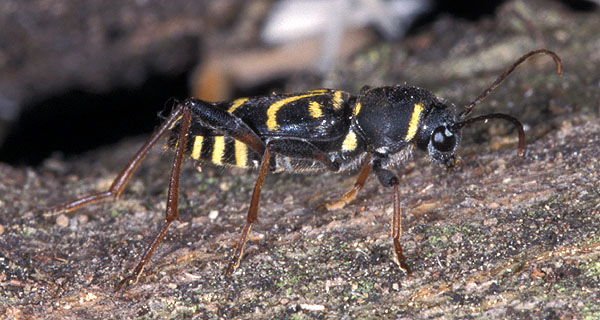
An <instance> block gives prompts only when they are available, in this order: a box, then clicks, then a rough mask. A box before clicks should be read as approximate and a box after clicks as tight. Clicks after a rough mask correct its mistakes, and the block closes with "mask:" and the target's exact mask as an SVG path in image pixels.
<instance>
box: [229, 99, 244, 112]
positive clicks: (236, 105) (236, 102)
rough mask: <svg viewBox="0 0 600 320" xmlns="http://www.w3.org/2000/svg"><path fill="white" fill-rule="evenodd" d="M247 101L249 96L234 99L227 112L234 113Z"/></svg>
mask: <svg viewBox="0 0 600 320" xmlns="http://www.w3.org/2000/svg"><path fill="white" fill-rule="evenodd" d="M246 101H248V98H239V99H236V100H234V101H233V103H232V104H231V107H229V110H227V112H229V113H233V112H234V111H235V109H237V108H239V107H240V106H241V105H243V104H244V103H246Z"/></svg>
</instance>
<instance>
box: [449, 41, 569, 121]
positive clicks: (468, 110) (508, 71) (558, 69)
mask: <svg viewBox="0 0 600 320" xmlns="http://www.w3.org/2000/svg"><path fill="white" fill-rule="evenodd" d="M537 54H546V55H549V56H551V57H552V59H554V63H555V64H556V73H558V75H562V62H561V61H560V58H559V57H558V55H556V53H554V52H552V51H550V50H547V49H538V50H533V51H530V52H528V53H526V54H525V55H523V56H522V57H520V58H519V59H517V61H515V63H513V64H512V65H511V66H510V67H508V69H506V70H504V72H503V73H502V74H501V75H500V77H498V79H496V81H494V82H493V83H492V85H490V86H489V87H488V88H487V89H485V90H484V91H483V92H482V93H481V94H480V95H479V97H477V98H476V99H475V100H473V102H471V103H470V104H469V105H467V106H466V107H465V111H463V112H462V113H461V114H460V115H459V116H458V117H459V119H461V120H464V119H465V118H466V117H467V116H468V115H469V113H471V111H472V110H473V108H474V107H475V106H476V105H477V104H479V103H480V102H481V101H483V100H484V99H485V98H487V96H489V95H490V93H491V92H492V91H494V89H496V88H497V87H498V86H499V85H500V84H501V83H502V81H504V79H506V77H508V75H509V74H511V73H512V72H513V71H514V70H515V68H517V66H519V65H520V64H521V63H523V62H525V60H527V59H529V58H530V57H532V56H535V55H537Z"/></svg>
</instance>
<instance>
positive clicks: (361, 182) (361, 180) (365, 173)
mask: <svg viewBox="0 0 600 320" xmlns="http://www.w3.org/2000/svg"><path fill="white" fill-rule="evenodd" d="M369 173H371V155H367V157H366V158H365V160H364V164H363V167H362V169H361V170H360V173H359V174H358V178H357V179H356V182H355V183H354V186H353V187H352V189H350V190H348V191H346V193H344V195H342V197H341V198H339V199H337V200H335V201H331V202H328V203H326V204H325V208H327V210H336V209H341V208H343V207H344V206H345V205H347V204H348V203H350V202H351V201H352V200H354V198H356V195H357V194H358V192H359V191H360V190H361V189H362V188H363V187H364V186H365V182H366V181H367V178H368V177H369Z"/></svg>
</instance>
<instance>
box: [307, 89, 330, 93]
mask: <svg viewBox="0 0 600 320" xmlns="http://www.w3.org/2000/svg"><path fill="white" fill-rule="evenodd" d="M329 91H330V90H329V89H315V90H310V91H308V93H327V92H329Z"/></svg>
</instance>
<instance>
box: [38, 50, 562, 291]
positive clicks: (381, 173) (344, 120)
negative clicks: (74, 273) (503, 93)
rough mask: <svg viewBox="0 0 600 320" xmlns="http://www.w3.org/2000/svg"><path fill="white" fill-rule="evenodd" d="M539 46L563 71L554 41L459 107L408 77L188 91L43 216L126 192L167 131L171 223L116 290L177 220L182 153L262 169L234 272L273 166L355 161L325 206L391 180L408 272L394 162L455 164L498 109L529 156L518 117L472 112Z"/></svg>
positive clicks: (343, 166) (135, 274)
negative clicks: (463, 142) (89, 181)
mask: <svg viewBox="0 0 600 320" xmlns="http://www.w3.org/2000/svg"><path fill="white" fill-rule="evenodd" d="M537 54H545V55H549V56H550V57H552V59H553V60H554V62H555V64H556V69H557V73H558V74H559V75H560V74H562V64H561V61H560V58H559V57H558V56H557V55H556V54H555V53H554V52H552V51H549V50H546V49H539V50H534V51H531V52H529V53H527V54H525V55H523V56H522V57H520V58H519V59H518V60H517V61H515V62H514V63H513V64H512V65H511V66H510V67H509V68H507V69H506V70H505V71H504V73H502V75H500V77H498V79H496V81H494V82H493V83H492V85H491V86H489V87H488V88H487V89H486V90H484V91H483V93H481V95H479V97H477V98H476V99H475V100H474V101H473V102H471V103H470V104H469V105H467V106H466V107H465V110H464V111H462V112H461V113H460V114H458V115H456V114H455V111H454V107H453V106H450V105H447V104H446V103H444V102H443V100H441V99H439V98H438V97H436V96H435V95H433V94H432V93H431V92H429V91H427V90H425V89H422V88H417V87H409V86H389V87H375V88H369V87H364V88H363V89H362V90H361V92H360V94H359V95H358V96H353V95H351V94H349V93H347V92H343V91H338V90H330V89H320V90H313V91H307V92H302V93H294V94H273V95H267V96H259V97H251V98H240V99H237V100H234V101H229V102H214V103H213V102H206V101H202V100H198V99H188V100H186V101H184V102H182V103H178V104H177V105H176V106H175V108H174V110H173V111H172V112H171V114H170V115H169V116H168V117H167V118H166V119H165V121H164V122H163V124H162V125H161V126H160V127H159V128H158V130H157V131H156V132H155V133H154V135H152V137H151V138H150V139H149V140H148V141H146V143H145V144H144V145H143V146H142V147H141V148H140V149H139V151H138V152H137V153H136V154H135V156H134V157H133V159H131V161H130V162H129V163H128V164H127V166H125V168H124V169H123V170H122V171H121V173H120V174H119V175H118V176H117V178H116V179H115V180H114V181H113V183H112V185H111V186H110V188H109V189H108V190H107V191H104V192H99V193H95V194H91V195H87V196H85V197H82V198H79V199H77V200H74V201H71V202H67V203H64V204H62V205H59V206H56V207H54V208H51V209H49V210H47V211H46V212H45V215H47V216H48V215H54V214H58V213H61V212H69V211H72V210H75V209H78V208H81V207H83V206H86V205H89V204H92V203H96V202H101V201H105V200H108V199H116V198H118V197H119V195H120V194H121V193H122V192H123V189H124V188H125V186H126V185H127V182H128V181H129V179H130V178H131V175H132V174H133V172H134V171H135V169H136V168H137V167H138V165H139V164H140V163H141V162H142V160H143V159H144V157H145V156H146V155H147V154H148V152H149V151H150V149H151V148H152V147H153V146H154V145H155V144H156V143H157V142H158V141H159V139H160V138H161V137H162V136H163V135H165V134H169V139H168V143H167V146H168V147H169V148H170V149H172V150H174V152H175V159H174V161H173V165H172V171H171V176H170V180H169V190H168V196H167V208H166V219H165V223H164V224H163V225H162V227H161V228H160V231H159V232H158V233H157V234H156V235H155V236H154V238H153V239H152V241H151V242H150V244H149V245H148V247H147V249H146V251H145V252H144V254H143V256H142V258H141V260H140V262H139V263H138V265H137V266H136V267H135V269H134V270H133V271H132V273H131V274H130V275H128V276H126V277H125V278H124V279H123V280H122V281H121V282H120V283H119V285H118V286H117V290H118V289H120V288H121V287H122V286H123V285H126V284H130V283H131V284H133V283H136V282H137V280H138V279H139V277H140V275H141V273H142V271H143V270H144V267H145V266H146V265H147V264H148V262H149V261H150V258H151V257H152V254H153V252H154V250H155V249H156V247H157V245H158V243H159V242H160V241H161V240H162V238H163V237H164V236H165V234H166V233H167V230H168V229H169V226H170V225H171V224H172V223H173V221H175V220H178V217H177V200H178V192H179V176H180V172H181V164H182V162H183V158H184V156H189V157H191V158H193V159H195V160H197V161H203V162H211V163H213V164H216V165H222V166H237V167H243V168H259V174H258V178H257V180H256V184H255V186H254V191H253V193H252V198H251V201H250V208H249V209H248V215H247V220H246V225H245V226H244V228H243V230H242V233H241V235H240V238H239V240H238V242H237V247H236V249H235V252H234V254H233V257H232V259H231V262H230V263H229V265H228V267H227V270H226V274H228V275H229V274H231V273H232V272H233V271H234V270H235V269H236V268H237V267H238V265H239V263H240V260H241V257H242V255H243V249H244V245H245V244H246V241H247V240H248V234H249V233H250V229H251V227H252V224H253V223H255V222H256V221H257V213H258V207H259V206H258V203H259V197H260V190H261V187H262V184H263V181H264V179H265V176H266V175H267V173H268V172H280V171H294V172H305V171H315V170H330V171H334V172H340V171H344V170H349V169H353V168H357V167H361V168H362V169H361V170H360V173H359V175H358V178H357V180H356V182H355V184H354V186H353V187H352V189H351V190H349V191H348V192H346V193H345V194H344V195H343V196H342V197H341V198H340V199H339V200H337V201H334V202H331V203H328V204H327V205H326V206H327V208H328V209H336V208H340V207H343V206H344V205H345V204H347V203H348V202H350V201H352V200H353V199H354V198H355V197H356V194H357V193H358V191H359V190H360V189H361V188H362V187H363V186H364V184H365V181H366V179H367V177H368V176H369V174H370V173H371V171H372V172H373V173H374V174H375V176H377V178H378V180H379V182H380V183H381V185H383V186H384V187H393V188H394V193H393V203H394V212H393V219H392V238H393V243H394V252H395V258H396V262H397V263H398V265H399V266H400V268H401V269H402V270H403V271H405V272H408V270H409V269H408V266H407V263H406V259H405V257H404V255H403V253H402V246H401V245H400V236H401V234H402V224H401V208H400V193H399V190H398V185H399V183H400V179H399V178H398V176H397V175H396V174H395V173H394V172H393V171H391V170H390V169H391V168H394V167H396V166H398V165H400V164H401V162H402V161H403V160H404V159H405V158H406V157H407V156H408V154H409V153H410V151H411V150H412V149H413V147H416V148H418V149H421V150H423V151H425V152H427V153H428V155H429V157H430V158H431V160H432V161H433V162H438V163H440V164H442V165H445V166H447V167H451V166H453V165H454V163H455V161H456V157H455V156H456V151H457V149H458V146H459V144H460V139H461V129H462V128H463V127H465V126H468V125H470V124H472V123H474V122H478V121H482V120H488V119H494V118H499V119H504V120H508V121H511V122H512V123H513V124H514V125H515V126H516V128H517V130H518V132H519V155H520V156H522V155H523V153H524V149H525V133H524V131H523V126H522V125H521V123H520V122H519V121H518V120H517V119H515V118H513V117H511V116H509V115H506V114H501V113H494V114H487V115H483V116H479V117H472V118H467V116H468V115H469V114H470V113H471V111H472V110H473V108H474V107H475V106H476V105H477V104H478V103H480V102H481V101H482V100H483V99H485V98H486V97H487V96H488V95H489V94H490V93H491V92H492V90H494V89H495V88H496V87H497V86H498V85H500V83H501V82H502V81H503V80H504V79H505V78H506V77H507V76H508V75H509V74H510V73H511V72H512V71H513V70H514V69H515V68H516V67H517V66H518V65H519V64H521V63H522V62H524V61H525V60H527V59H528V58H529V57H531V56H534V55H537Z"/></svg>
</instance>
